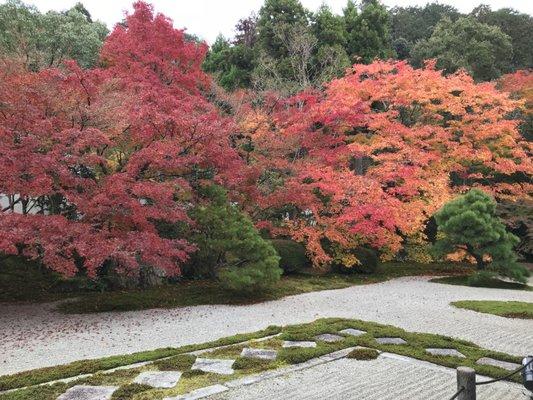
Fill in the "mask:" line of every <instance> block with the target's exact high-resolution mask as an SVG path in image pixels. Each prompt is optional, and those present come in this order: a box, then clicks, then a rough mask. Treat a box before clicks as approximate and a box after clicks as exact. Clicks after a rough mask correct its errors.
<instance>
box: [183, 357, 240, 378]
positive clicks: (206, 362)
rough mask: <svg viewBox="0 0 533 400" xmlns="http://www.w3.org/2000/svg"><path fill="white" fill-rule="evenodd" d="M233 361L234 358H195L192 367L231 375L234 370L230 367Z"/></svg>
mask: <svg viewBox="0 0 533 400" xmlns="http://www.w3.org/2000/svg"><path fill="white" fill-rule="evenodd" d="M234 362H235V360H216V359H209V358H197V359H196V362H195V363H194V365H193V366H192V369H193V370H199V371H203V372H212V373H214V374H222V375H232V374H233V373H234V372H235V371H234V370H233V368H232V366H233V363H234Z"/></svg>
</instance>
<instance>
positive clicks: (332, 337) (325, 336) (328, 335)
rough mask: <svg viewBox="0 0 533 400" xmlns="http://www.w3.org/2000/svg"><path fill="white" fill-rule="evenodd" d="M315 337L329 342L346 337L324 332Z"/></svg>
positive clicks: (338, 340)
mask: <svg viewBox="0 0 533 400" xmlns="http://www.w3.org/2000/svg"><path fill="white" fill-rule="evenodd" d="M315 339H316V340H321V341H323V342H327V343H335V342H340V341H341V340H344V337H343V336H339V335H332V334H331V333H323V334H322V335H318V336H315Z"/></svg>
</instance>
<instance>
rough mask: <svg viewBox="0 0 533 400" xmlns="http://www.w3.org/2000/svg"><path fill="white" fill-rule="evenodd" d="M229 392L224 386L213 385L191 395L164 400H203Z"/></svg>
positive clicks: (194, 391) (197, 390)
mask: <svg viewBox="0 0 533 400" xmlns="http://www.w3.org/2000/svg"><path fill="white" fill-rule="evenodd" d="M226 390H228V388H227V387H226V386H224V385H212V386H206V387H203V388H201V389H196V390H193V391H192V392H190V393H187V394H184V395H181V396H177V397H165V398H164V399H163V400H197V399H203V398H204V397H208V396H212V395H214V394H217V393H222V392H225V391H226Z"/></svg>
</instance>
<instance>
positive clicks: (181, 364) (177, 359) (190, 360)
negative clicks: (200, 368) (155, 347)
mask: <svg viewBox="0 0 533 400" xmlns="http://www.w3.org/2000/svg"><path fill="white" fill-rule="evenodd" d="M195 360H196V357H195V356H193V355H191V354H180V355H178V356H174V357H170V358H165V359H164V360H159V361H156V362H155V363H154V366H155V367H157V369H158V370H160V371H187V370H188V369H190V368H191V367H192V365H193V364H194V361H195Z"/></svg>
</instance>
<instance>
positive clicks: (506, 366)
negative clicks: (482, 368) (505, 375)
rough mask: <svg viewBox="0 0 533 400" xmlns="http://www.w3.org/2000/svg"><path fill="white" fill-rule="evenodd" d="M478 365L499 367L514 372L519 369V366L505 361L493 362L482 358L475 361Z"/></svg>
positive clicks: (491, 359) (492, 359)
mask: <svg viewBox="0 0 533 400" xmlns="http://www.w3.org/2000/svg"><path fill="white" fill-rule="evenodd" d="M476 363H477V364H480V365H492V366H493V367H500V368H503V369H506V370H508V371H514V370H515V369H518V368H520V367H521V365H520V364H515V363H511V362H507V361H500V360H495V359H494V358H489V357H483V358H480V359H479V360H477V361H476Z"/></svg>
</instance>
